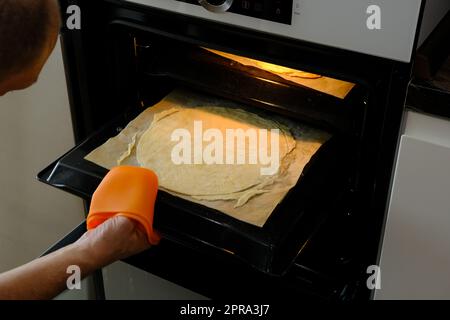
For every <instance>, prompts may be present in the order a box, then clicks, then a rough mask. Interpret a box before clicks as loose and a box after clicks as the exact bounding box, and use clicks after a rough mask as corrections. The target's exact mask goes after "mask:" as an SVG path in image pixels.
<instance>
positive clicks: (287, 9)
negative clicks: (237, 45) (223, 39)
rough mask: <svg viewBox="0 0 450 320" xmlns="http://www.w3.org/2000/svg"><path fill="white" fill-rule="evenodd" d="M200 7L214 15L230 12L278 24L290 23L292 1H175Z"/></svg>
mask: <svg viewBox="0 0 450 320" xmlns="http://www.w3.org/2000/svg"><path fill="white" fill-rule="evenodd" d="M176 1H179V2H186V3H190V4H194V5H199V6H200V5H201V6H202V7H203V8H205V10H208V11H210V12H214V13H224V12H232V13H236V14H239V15H243V16H248V17H253V18H258V19H262V20H268V21H273V22H279V23H284V24H291V23H292V7H293V1H294V0H176Z"/></svg>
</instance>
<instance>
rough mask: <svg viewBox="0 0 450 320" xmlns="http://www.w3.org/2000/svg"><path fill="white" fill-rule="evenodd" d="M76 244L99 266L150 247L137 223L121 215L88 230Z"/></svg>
mask: <svg viewBox="0 0 450 320" xmlns="http://www.w3.org/2000/svg"><path fill="white" fill-rule="evenodd" d="M76 244H77V245H79V246H81V247H82V248H83V249H84V250H87V251H88V252H89V254H90V256H91V257H92V258H93V259H95V260H96V261H97V263H98V265H99V266H105V265H108V264H110V263H112V262H114V261H116V260H120V259H124V258H127V257H129V256H132V255H135V254H138V253H140V252H142V251H144V250H146V249H148V248H149V247H150V244H149V242H148V239H147V236H146V234H145V232H144V231H142V230H141V228H140V227H139V224H138V223H137V222H135V221H133V220H131V219H129V218H126V217H122V216H115V217H113V218H111V219H108V220H106V221H105V222H104V223H102V224H101V225H99V226H98V227H97V228H95V229H93V230H89V231H88V232H86V233H85V234H84V235H83V236H82V237H81V238H80V239H79V240H78V241H77V242H76Z"/></svg>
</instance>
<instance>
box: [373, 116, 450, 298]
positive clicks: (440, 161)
mask: <svg viewBox="0 0 450 320" xmlns="http://www.w3.org/2000/svg"><path fill="white" fill-rule="evenodd" d="M380 267H381V290H379V291H377V292H376V294H375V297H376V299H450V276H449V272H450V121H448V120H443V119H437V118H432V117H429V116H425V115H420V114H416V113H408V115H407V121H406V130H405V134H404V135H403V136H402V138H401V143H400V149H399V154H398V161H397V167H396V172H395V177H394V184H393V188H392V194H391V202H390V206H389V213H388V218H387V222H386V228H385V235H384V242H383V247H382V254H381V262H380Z"/></svg>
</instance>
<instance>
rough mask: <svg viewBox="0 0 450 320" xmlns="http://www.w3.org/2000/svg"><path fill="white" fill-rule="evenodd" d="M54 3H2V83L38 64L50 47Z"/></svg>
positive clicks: (25, 0) (3, 0) (41, 0)
mask: <svg viewBox="0 0 450 320" xmlns="http://www.w3.org/2000/svg"><path fill="white" fill-rule="evenodd" d="M52 1H54V0H1V1H0V81H4V80H5V79H6V78H8V77H9V76H11V75H12V74H13V73H15V72H21V71H22V70H24V69H25V68H27V67H30V66H32V64H33V63H35V62H36V61H37V59H38V58H39V57H40V54H41V53H42V50H44V48H45V45H46V44H47V39H48V37H49V34H50V30H51V25H52V21H54V20H53V19H54V18H53V17H51V15H52V13H53V11H51V10H50V9H51V7H50V5H51V3H52Z"/></svg>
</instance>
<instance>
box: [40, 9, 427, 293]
mask: <svg viewBox="0 0 450 320" xmlns="http://www.w3.org/2000/svg"><path fill="white" fill-rule="evenodd" d="M60 3H61V8H63V10H62V11H63V16H67V14H66V12H65V8H67V7H68V6H69V5H77V6H79V7H80V9H81V13H82V15H81V17H82V20H81V21H82V24H81V29H79V30H70V29H68V28H64V29H63V31H62V45H63V53H64V60H65V69H66V77H67V83H68V89H69V96H70V103H71V111H72V119H73V124H74V134H75V137H76V142H77V146H76V147H75V148H74V149H73V150H70V151H68V153H67V154H65V155H63V156H62V157H61V158H60V159H57V160H56V161H55V162H54V163H52V164H50V165H49V166H48V167H47V168H46V169H44V170H43V171H42V172H41V173H40V174H39V176H38V178H39V180H40V181H42V182H44V183H46V184H49V185H52V186H54V187H57V188H59V189H61V190H63V191H66V192H70V193H72V194H75V195H77V196H79V197H81V198H83V199H84V200H85V201H86V204H88V203H89V200H90V198H91V196H92V194H93V192H94V191H95V189H96V187H97V186H98V184H99V183H100V181H101V180H102V178H103V177H104V176H105V174H106V173H107V172H108V170H107V169H106V168H104V167H102V166H99V165H97V164H94V163H92V162H90V161H88V160H86V159H85V157H86V156H87V155H88V154H89V153H90V152H92V151H93V150H94V149H96V148H98V147H99V146H101V145H102V144H103V143H105V142H106V141H108V139H110V138H112V137H114V136H116V135H117V134H118V133H120V132H121V131H122V130H123V129H124V128H125V127H126V126H127V125H128V123H129V122H130V121H132V120H133V119H135V118H136V117H137V116H138V115H139V114H140V113H142V112H143V111H144V110H145V109H146V108H148V107H151V106H154V105H156V104H158V103H159V102H160V101H162V100H163V99H165V98H166V97H168V96H170V95H171V94H173V92H174V91H176V92H178V93H180V92H181V94H186V95H188V96H191V95H192V96H207V97H211V98H215V99H222V100H226V101H230V102H233V103H238V104H239V105H240V106H243V107H242V108H245V109H247V110H249V111H252V112H253V111H255V112H263V113H264V114H265V115H266V116H267V117H284V118H286V119H289V121H292V122H294V123H301V124H307V125H308V126H311V127H314V128H317V129H320V130H323V131H326V132H328V133H329V134H330V135H331V138H330V139H329V140H328V141H327V142H326V143H325V144H323V145H322V146H321V147H320V149H319V150H318V151H317V152H316V153H315V154H314V156H313V157H312V158H311V159H310V161H309V162H308V164H307V165H306V166H305V168H304V169H303V171H302V173H301V176H300V178H299V180H298V182H297V183H296V184H295V186H294V187H293V188H292V189H291V190H290V191H289V193H288V194H287V195H286V197H285V198H284V199H283V200H282V201H281V202H280V203H279V204H278V205H277V206H276V209H275V211H274V212H273V213H272V215H271V216H270V218H269V219H268V220H267V222H266V223H265V224H264V225H263V226H262V227H257V226H254V225H251V224H249V223H246V222H242V221H239V220H237V219H234V218H232V217H230V216H228V215H225V214H223V213H222V212H220V211H219V210H213V209H211V208H208V207H205V206H203V205H200V204H198V203H192V202H190V201H187V200H186V199H181V198H179V197H176V196H174V195H173V194H170V193H167V192H164V191H161V192H159V195H158V199H157V203H156V209H155V221H154V224H155V228H156V229H157V230H159V231H160V233H161V234H162V235H163V240H162V242H161V244H160V245H159V246H157V247H154V248H151V249H150V250H148V251H147V252H144V253H143V254H140V255H138V256H135V257H132V258H130V259H127V261H126V262H127V263H129V264H132V265H133V266H136V267H137V268H139V269H142V270H145V271H146V272H149V273H151V274H154V275H156V276H158V277H161V278H163V279H166V280H168V281H170V282H173V283H176V284H178V285H181V286H183V287H185V288H188V289H190V290H192V291H195V292H198V293H199V294H202V295H204V296H206V297H210V298H229V297H230V294H232V295H233V297H235V298H236V297H243V298H245V297H246V298H248V297H252V298H255V297H261V298H279V297H283V296H285V297H290V298H292V297H298V298H308V299H323V300H354V299H368V298H369V297H370V295H371V290H370V288H368V287H367V279H368V277H369V276H370V273H369V274H368V268H369V267H370V266H376V265H377V264H378V252H379V248H380V239H381V237H382V231H383V224H384V219H385V211H386V203H387V199H388V194H389V187H390V182H391V171H392V167H393V162H394V158H395V152H396V147H397V143H398V135H399V130H400V126H401V121H402V115H403V111H404V101H405V97H406V93H407V87H408V83H409V81H410V73H411V67H412V56H413V52H414V50H415V46H416V41H417V32H416V31H417V29H418V26H419V25H420V19H421V16H422V11H423V3H422V1H421V0H413V1H412V0H402V1H395V2H394V1H390V2H389V1H381V0H377V1H360V0H339V1H327V0H285V1H284V0H283V1H269V0H264V1H263V0H244V1H241V0H234V1H230V0H226V1H213V0H209V1H204V0H203V1H195V0H185V1H181V0H180V1H178V0H130V1H119V0H90V1H75V0H61V1H60ZM375 3H378V5H374V4H375ZM380 8H381V20H380V21H379V22H380V23H381V26H380V28H378V26H377V23H378V22H377V19H378V18H379V17H378V16H377V12H378V11H377V10H379V9H380ZM279 70H281V71H279ZM283 70H289V72H291V73H292V72H296V73H295V74H296V75H298V74H303V75H312V76H310V77H312V78H314V77H316V80H319V81H316V82H320V81H321V80H320V79H322V80H324V81H325V80H326V81H327V85H317V83H316V82H315V81H314V79H307V80H309V81H301V80H299V81H297V80H298V79H297V80H296V79H293V78H289V77H286V76H284V75H285V74H284V73H283V72H284V71H283ZM305 77H308V76H305ZM298 78H302V77H301V76H298ZM84 230H85V227H84V224H83V225H81V226H80V227H78V228H77V229H76V230H75V231H74V232H73V233H72V234H71V235H70V236H69V237H68V238H67V239H66V242H67V241H68V242H70V241H74V240H76V238H77V237H78V236H79V235H80V234H81V233H82V232H83V231H84Z"/></svg>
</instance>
